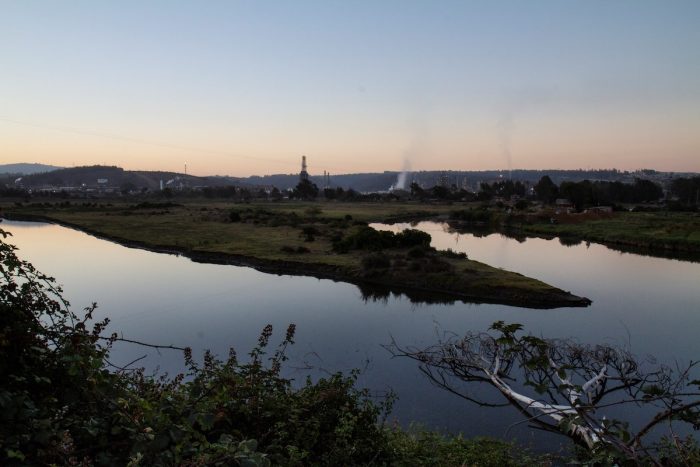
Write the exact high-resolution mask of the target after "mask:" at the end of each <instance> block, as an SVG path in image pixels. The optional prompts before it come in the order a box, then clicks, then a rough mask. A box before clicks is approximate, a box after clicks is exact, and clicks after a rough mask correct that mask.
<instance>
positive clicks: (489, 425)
mask: <svg viewBox="0 0 700 467" xmlns="http://www.w3.org/2000/svg"><path fill="white" fill-rule="evenodd" d="M0 227H1V228H2V229H4V230H7V231H10V232H12V234H13V236H12V237H10V242H11V243H14V244H15V245H17V246H18V247H19V248H20V251H19V254H20V256H21V257H22V258H24V259H27V260H29V261H30V262H32V263H33V264H34V265H35V266H36V267H37V268H38V269H39V270H41V271H42V272H45V273H47V274H50V275H52V276H54V277H56V278H57V280H58V282H59V283H61V284H62V285H63V286H64V289H65V296H66V297H67V298H68V300H69V301H70V302H71V303H72V305H73V306H74V307H76V308H78V307H80V308H82V307H85V306H88V305H89V304H91V303H92V302H97V303H98V304H99V313H98V314H97V317H102V316H109V317H110V318H111V319H112V322H111V325H110V331H116V332H119V333H122V334H123V335H124V336H125V337H129V338H131V339H137V340H142V341H146V342H151V343H160V344H175V345H180V346H191V347H192V348H193V349H194V350H195V352H197V351H202V350H204V349H207V348H209V349H211V350H213V351H214V352H216V353H218V354H220V355H226V354H227V352H228V348H229V347H230V346H234V347H235V348H236V349H237V350H238V352H239V354H243V353H245V352H246V351H248V350H249V349H250V348H251V347H252V346H253V345H254V343H255V342H256V340H257V336H258V334H259V331H260V330H261V329H262V328H263V327H264V326H265V325H266V324H267V323H271V324H272V325H273V326H274V327H275V329H276V331H277V334H276V335H277V336H280V337H281V336H282V335H283V332H284V329H286V325H287V324H288V323H296V324H297V339H296V340H297V344H296V345H295V346H293V347H292V349H291V352H290V357H291V361H290V371H291V375H292V376H293V377H296V378H298V379H303V377H305V375H307V374H309V372H310V371H311V370H308V369H306V368H304V367H306V366H307V365H311V366H313V367H314V370H313V371H312V372H313V373H314V374H319V373H322V372H324V371H337V370H349V369H352V368H363V369H364V371H363V373H362V375H361V377H360V380H359V384H360V385H361V386H364V387H369V388H371V389H372V390H373V391H374V392H375V394H377V395H381V394H383V393H384V392H385V391H387V390H389V389H393V390H394V391H396V392H397V393H398V395H399V401H398V402H397V404H396V405H395V409H394V411H393V412H392V416H391V418H392V419H396V420H398V421H399V422H400V423H403V424H408V423H409V422H411V421H416V422H419V423H422V424H423V425H425V426H427V427H430V428H438V429H441V430H445V431H452V432H456V431H461V432H463V433H464V434H465V435H468V436H470V435H477V434H482V435H483V434H490V435H494V436H503V435H504V433H505V430H506V428H507V426H508V425H509V424H510V423H512V422H513V421H516V420H517V416H516V414H515V413H514V411H512V410H511V409H479V408H476V407H474V406H471V405H467V403H465V402H463V401H462V400H459V399H458V398H456V397H454V396H452V395H450V394H447V393H445V392H442V391H440V390H438V389H436V388H435V387H433V386H431V385H430V384H429V383H428V382H427V381H426V379H425V378H424V377H423V376H422V375H421V374H420V373H419V372H418V370H417V367H416V365H415V364H414V363H413V362H412V361H409V360H404V359H392V358H391V357H390V355H389V353H388V352H387V351H386V350H384V348H383V347H382V345H383V344H387V343H389V342H390V340H391V338H392V336H393V337H394V338H395V339H396V340H397V341H398V342H400V343H401V344H403V345H415V346H422V345H426V346H427V345H429V344H432V343H434V342H435V340H436V330H448V331H454V332H457V333H462V332H464V331H467V330H485V329H486V328H488V326H489V325H490V324H491V323H492V322H494V321H496V320H504V321H506V322H517V323H522V324H523V325H525V327H526V329H528V330H530V331H531V332H533V333H535V334H538V335H542V336H546V337H562V338H563V337H574V338H576V339H578V340H580V341H583V342H590V343H598V342H606V343H615V344H621V345H628V344H630V345H631V347H632V350H633V351H634V352H635V353H636V354H638V355H646V354H652V355H655V356H656V357H658V358H659V359H660V360H662V361H673V360H674V359H677V360H680V361H686V360H688V359H690V358H695V359H697V358H700V339H698V338H697V331H698V329H700V293H699V291H698V286H699V285H700V264H699V263H689V262H683V261H677V260H669V259H662V258H653V257H645V256H640V255H635V254H627V253H619V252H615V251H612V250H609V249H607V248H605V247H603V246H600V245H595V244H591V245H589V246H586V244H580V245H577V246H572V247H566V246H563V245H561V244H560V243H559V242H558V241H557V240H543V239H528V240H526V241H525V242H522V243H519V242H518V241H516V240H513V239H509V238H506V237H503V236H500V235H497V234H494V235H489V236H486V237H475V236H473V235H468V234H463V235H460V234H456V233H451V232H449V231H448V230H447V228H446V226H444V225H442V224H436V223H427V222H424V223H420V224H418V225H417V226H415V227H414V228H419V229H421V230H424V231H427V232H429V233H430V234H431V235H432V237H433V246H435V247H437V248H440V249H446V248H452V249H453V250H457V251H463V252H466V253H467V254H468V255H469V257H470V258H471V259H475V260H479V261H483V262H485V263H487V264H491V265H493V266H496V267H502V268H504V269H509V270H513V271H517V272H520V273H523V274H525V275H528V276H532V277H536V278H539V279H541V280H543V281H545V282H548V283H550V284H553V285H555V286H558V287H560V288H562V289H564V290H570V291H571V292H573V293H574V294H576V295H583V296H586V297H588V298H590V299H591V300H593V305H592V306H591V307H589V308H562V309H556V310H531V309H523V308H516V307H509V306H500V305H475V304H464V303H456V304H453V305H416V304H412V303H411V302H410V301H408V300H407V299H406V298H405V297H396V296H392V297H390V298H389V299H388V300H386V301H380V302H372V301H369V302H366V301H364V300H363V298H362V294H361V293H360V291H359V289H358V288H357V287H355V286H353V285H350V284H344V283H337V282H333V281H330V280H318V279H315V278H309V277H291V276H276V275H270V274H263V273H260V272H258V271H255V270H253V269H250V268H243V267H235V266H222V265H211V264H199V263H194V262H191V261H190V260H189V259H187V258H183V257H178V256H173V255H166V254H157V253H151V252H147V251H144V250H138V249H130V248H125V247H122V246H120V245H117V244H114V243H110V242H107V241H104V240H99V239H96V238H94V237H91V236H89V235H86V234H84V233H81V232H78V231H74V230H70V229H66V228H63V227H59V226H55V225H48V224H41V223H26V222H7V221H5V222H2V224H0ZM374 227H375V228H384V229H391V230H399V229H402V228H405V227H407V225H391V226H388V225H378V224H376V225H374ZM147 353H148V352H147V351H146V349H142V348H137V347H134V346H120V347H118V348H116V349H115V352H114V353H113V360H114V362H115V363H121V364H125V363H127V362H129V361H131V360H133V359H135V358H137V357H139V356H141V355H144V354H147ZM141 363H143V364H144V365H145V366H147V368H149V369H155V368H159V369H160V370H161V371H168V372H170V373H176V372H178V371H179V370H181V364H182V360H181V356H180V355H179V354H178V353H176V352H168V351H163V352H161V354H160V355H159V354H157V353H156V354H150V355H149V357H148V358H147V359H146V360H144V361H142V362H141ZM291 367H297V368H299V369H297V370H292V369H291ZM508 436H517V437H518V438H519V439H520V440H521V441H526V442H528V441H530V442H532V443H533V444H534V445H535V446H538V445H539V446H541V445H542V443H543V442H545V441H543V438H542V435H540V434H537V435H535V434H533V433H531V432H530V431H529V430H527V429H525V428H519V429H515V430H510V431H509V432H508Z"/></svg>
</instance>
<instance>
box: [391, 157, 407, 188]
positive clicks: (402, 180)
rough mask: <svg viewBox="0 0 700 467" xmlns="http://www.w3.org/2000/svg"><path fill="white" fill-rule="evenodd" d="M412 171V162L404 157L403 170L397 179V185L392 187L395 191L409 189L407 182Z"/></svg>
mask: <svg viewBox="0 0 700 467" xmlns="http://www.w3.org/2000/svg"><path fill="white" fill-rule="evenodd" d="M410 171H411V161H410V160H409V159H408V156H406V157H404V159H403V168H402V169H401V173H400V174H399V176H398V177H396V183H395V184H394V186H393V187H392V189H394V190H405V189H407V188H408V186H406V181H407V180H408V174H409V172H410Z"/></svg>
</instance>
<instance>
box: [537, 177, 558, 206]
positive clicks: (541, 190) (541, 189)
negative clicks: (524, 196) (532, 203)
mask: <svg viewBox="0 0 700 467" xmlns="http://www.w3.org/2000/svg"><path fill="white" fill-rule="evenodd" d="M534 189H535V194H536V195H537V199H539V200H540V201H542V202H544V203H553V202H554V200H556V199H557V195H559V187H557V185H555V184H554V182H553V181H552V179H551V178H549V175H545V176H544V177H542V178H540V181H539V182H537V184H536V185H535V187H534Z"/></svg>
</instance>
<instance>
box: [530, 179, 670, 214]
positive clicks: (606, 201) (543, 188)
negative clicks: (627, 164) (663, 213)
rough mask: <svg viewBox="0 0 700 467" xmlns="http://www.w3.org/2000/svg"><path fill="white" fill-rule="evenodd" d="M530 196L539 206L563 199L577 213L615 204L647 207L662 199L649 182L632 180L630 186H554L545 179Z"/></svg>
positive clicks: (657, 188)
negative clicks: (585, 209)
mask: <svg viewBox="0 0 700 467" xmlns="http://www.w3.org/2000/svg"><path fill="white" fill-rule="evenodd" d="M534 192H535V196H536V197H537V199H538V200H540V201H542V202H545V203H553V202H554V201H555V200H556V199H557V198H564V199H567V200H569V201H571V203H572V204H573V205H574V206H575V207H576V208H577V209H582V208H584V207H585V206H601V205H612V204H617V203H649V202H655V201H658V200H660V199H661V198H663V196H664V192H663V189H662V188H661V186H660V185H657V184H656V183H654V182H652V181H650V180H642V179H636V180H635V181H634V183H631V184H630V183H622V182H602V181H596V182H591V181H589V180H583V181H581V182H562V183H561V185H559V186H557V185H555V184H554V183H553V182H552V181H551V180H550V179H549V177H546V176H545V177H542V179H540V181H539V182H537V184H536V185H535V186H534Z"/></svg>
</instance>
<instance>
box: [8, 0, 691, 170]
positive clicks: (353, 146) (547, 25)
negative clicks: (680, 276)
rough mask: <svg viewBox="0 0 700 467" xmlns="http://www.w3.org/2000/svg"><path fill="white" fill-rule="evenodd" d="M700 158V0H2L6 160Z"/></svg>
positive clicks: (666, 164)
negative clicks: (100, 0) (110, 0)
mask: <svg viewBox="0 0 700 467" xmlns="http://www.w3.org/2000/svg"><path fill="white" fill-rule="evenodd" d="M302 154H305V155H307V157H308V158H309V164H310V171H311V172H312V173H314V174H316V173H320V172H322V171H323V170H328V171H330V172H331V173H350V172H375V171H383V170H401V169H402V168H403V167H404V166H407V167H410V168H411V169H414V170H421V169H425V170H430V169H436V170H437V169H453V170H484V169H508V168H524V169H529V168H564V169H571V168H612V167H615V168H619V169H627V170H633V169H639V168H655V169H659V170H669V171H700V1H697V0H691V1H662V0H659V1H643V0H632V1H621V0H618V1H593V0H587V1H563V0H561V1H540V0H532V1H520V0H517V1H493V2H491V1H489V2H486V1H466V0H463V1H429V0H425V1H408V0H373V1H354V0H343V1H331V0H323V1H321V0H319V1H305V0H294V1H292V0H285V1H262V0H255V1H201V2H200V1H197V2H195V1H190V2H184V1H180V2H178V1H171V0H169V1H147V2H144V1H124V0H120V1H112V2H106V1H102V2H97V1H93V0H89V1H88V0H86V1H77V0H76V1H60V2H58V1H31V0H16V1H7V0H0V163H14V162H41V163H46V164H53V165H60V166H74V165H91V164H110V165H119V166H122V167H124V168H127V169H144V170H157V169H160V170H173V171H182V170H184V165H185V164H187V166H188V172H189V173H193V174H197V175H205V174H221V175H225V174H228V175H236V176H244V175H251V174H268V173H290V172H295V171H297V170H298V165H299V159H300V157H301V155H302Z"/></svg>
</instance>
